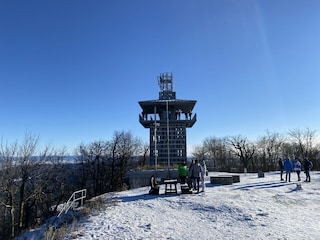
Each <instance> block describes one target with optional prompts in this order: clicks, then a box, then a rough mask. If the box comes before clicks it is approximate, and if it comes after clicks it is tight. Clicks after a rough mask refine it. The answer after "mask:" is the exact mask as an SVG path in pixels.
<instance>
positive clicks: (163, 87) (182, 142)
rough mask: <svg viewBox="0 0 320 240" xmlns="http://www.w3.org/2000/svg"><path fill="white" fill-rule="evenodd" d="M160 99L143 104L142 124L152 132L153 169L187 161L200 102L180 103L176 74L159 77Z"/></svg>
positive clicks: (151, 163)
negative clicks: (189, 135) (189, 136)
mask: <svg viewBox="0 0 320 240" xmlns="http://www.w3.org/2000/svg"><path fill="white" fill-rule="evenodd" d="M158 84H159V87H160V92H159V99H158V100H149V101H139V105H140V107H141V108H142V113H141V114H140V115H139V122H140V123H141V125H142V126H144V127H145V128H149V129H150V165H156V166H157V165H167V164H168V167H170V166H171V165H173V164H178V163H180V162H183V161H187V131H186V129H187V128H191V127H192V126H193V124H194V123H195V122H196V121H197V115H196V114H195V113H193V112H192V111H193V108H194V106H195V104H196V102H197V101H195V100H181V99H176V93H175V92H174V91H173V76H172V73H162V74H160V76H158Z"/></svg>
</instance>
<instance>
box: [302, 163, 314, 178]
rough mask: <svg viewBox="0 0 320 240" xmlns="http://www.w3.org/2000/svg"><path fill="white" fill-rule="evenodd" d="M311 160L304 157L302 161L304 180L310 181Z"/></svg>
mask: <svg viewBox="0 0 320 240" xmlns="http://www.w3.org/2000/svg"><path fill="white" fill-rule="evenodd" d="M312 165H313V164H312V162H311V161H310V160H308V159H306V158H305V159H304V162H303V168H304V173H305V174H306V180H305V182H310V181H311V178H310V170H311V168H312Z"/></svg>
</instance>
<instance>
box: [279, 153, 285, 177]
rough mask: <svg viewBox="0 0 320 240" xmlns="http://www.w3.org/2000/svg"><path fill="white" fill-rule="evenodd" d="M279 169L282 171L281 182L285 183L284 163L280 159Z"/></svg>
mask: <svg viewBox="0 0 320 240" xmlns="http://www.w3.org/2000/svg"><path fill="white" fill-rule="evenodd" d="M279 169H280V181H284V179H283V170H284V167H283V161H282V159H281V158H280V159H279Z"/></svg>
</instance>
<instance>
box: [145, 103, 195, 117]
mask: <svg viewBox="0 0 320 240" xmlns="http://www.w3.org/2000/svg"><path fill="white" fill-rule="evenodd" d="M167 102H168V106H169V107H174V108H175V109H180V110H181V111H182V112H189V111H192V110H193V108H194V105H195V104H196V102H197V101H196V100H181V99H174V100H149V101H140V102H139V105H140V106H141V108H142V109H143V111H144V112H145V113H147V114H149V113H153V112H154V107H157V109H161V108H164V109H165V108H166V103H167Z"/></svg>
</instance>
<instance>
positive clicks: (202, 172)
mask: <svg viewBox="0 0 320 240" xmlns="http://www.w3.org/2000/svg"><path fill="white" fill-rule="evenodd" d="M200 167H201V178H200V179H201V186H202V192H204V190H205V184H204V176H205V175H206V172H207V166H206V162H205V161H204V160H202V163H201V165H200Z"/></svg>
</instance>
